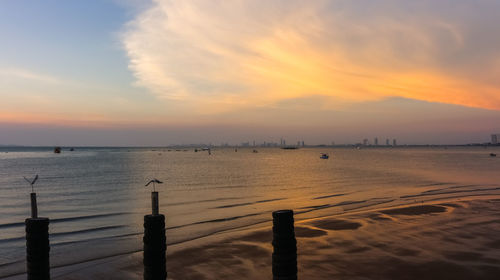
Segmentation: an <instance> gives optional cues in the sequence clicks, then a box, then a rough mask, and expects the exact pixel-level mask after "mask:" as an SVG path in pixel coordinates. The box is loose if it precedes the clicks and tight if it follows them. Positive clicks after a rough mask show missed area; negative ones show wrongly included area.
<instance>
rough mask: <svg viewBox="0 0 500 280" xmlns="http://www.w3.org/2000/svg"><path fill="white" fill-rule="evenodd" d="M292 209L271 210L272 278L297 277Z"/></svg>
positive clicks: (291, 278) (280, 279) (281, 279)
mask: <svg viewBox="0 0 500 280" xmlns="http://www.w3.org/2000/svg"><path fill="white" fill-rule="evenodd" d="M293 222H294V220H293V211H292V210H280V211H275V212H273V249H274V250H273V258H272V261H273V279H274V280H296V279H297V241H296V239H295V230H294V225H293Z"/></svg>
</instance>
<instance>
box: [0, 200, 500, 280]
mask: <svg viewBox="0 0 500 280" xmlns="http://www.w3.org/2000/svg"><path fill="white" fill-rule="evenodd" d="M499 210H500V196H494V197H469V198H462V199H458V200H450V201H442V202H435V203H433V204H418V205H411V206H406V207H396V208H389V209H380V210H375V211H360V212H358V213H350V214H348V215H336V216H330V217H322V218H317V219H308V220H304V221H300V222H298V223H296V224H295V234H296V237H297V241H298V271H299V273H298V277H299V278H300V279H497V278H498V275H499V274H500V238H499V236H498V232H500V219H499V218H498V212H499ZM167 238H168V236H167ZM271 240H272V232H271V226H270V224H269V223H266V224H265V225H263V226H262V227H261V228H258V229H251V230H245V229H242V230H238V231H230V232H224V233H220V234H217V235H213V236H210V237H208V238H200V239H199V240H195V241H192V242H190V243H184V244H179V245H173V246H171V247H169V248H168V250H167V252H168V253H167V270H168V279H272V273H271V253H272V245H271ZM142 269H143V266H142V252H137V253H133V254H125V255H121V256H116V257H112V258H105V259H100V260H96V261H92V262H84V263H81V264H77V265H72V266H66V267H61V268H56V269H53V270H52V277H53V279H74V280H80V279H142ZM6 279H12V280H14V279H23V277H22V276H21V277H19V276H18V277H12V278H6Z"/></svg>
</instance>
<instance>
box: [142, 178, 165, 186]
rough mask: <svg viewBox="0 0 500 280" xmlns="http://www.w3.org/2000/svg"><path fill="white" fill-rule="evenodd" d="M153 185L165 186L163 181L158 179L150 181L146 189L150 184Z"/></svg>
mask: <svg viewBox="0 0 500 280" xmlns="http://www.w3.org/2000/svg"><path fill="white" fill-rule="evenodd" d="M151 183H155V184H163V182H162V181H160V180H158V179H153V180H151V181H149V182H148V183H147V184H146V185H145V187H147V186H149V184H151Z"/></svg>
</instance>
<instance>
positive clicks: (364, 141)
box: [363, 138, 368, 146]
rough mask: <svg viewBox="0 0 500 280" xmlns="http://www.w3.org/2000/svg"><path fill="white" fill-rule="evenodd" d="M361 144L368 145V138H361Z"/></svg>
mask: <svg viewBox="0 0 500 280" xmlns="http://www.w3.org/2000/svg"><path fill="white" fill-rule="evenodd" d="M363 146H368V139H366V138H365V139H363Z"/></svg>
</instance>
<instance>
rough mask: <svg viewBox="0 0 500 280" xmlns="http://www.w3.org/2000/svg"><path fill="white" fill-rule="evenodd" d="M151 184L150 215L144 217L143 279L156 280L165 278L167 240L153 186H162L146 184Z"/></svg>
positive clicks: (163, 217)
mask: <svg viewBox="0 0 500 280" xmlns="http://www.w3.org/2000/svg"><path fill="white" fill-rule="evenodd" d="M151 183H153V190H154V191H153V192H151V208H152V211H151V212H152V213H151V215H146V216H144V237H143V242H144V260H143V264H144V279H145V280H153V279H154V280H156V279H162V280H163V279H166V278H167V260H166V251H167V239H166V235H165V216H163V215H162V214H159V203H158V192H156V190H155V189H154V187H155V184H162V182H160V181H159V180H157V179H153V180H151V181H149V183H147V184H146V186H148V185H149V184H151Z"/></svg>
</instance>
